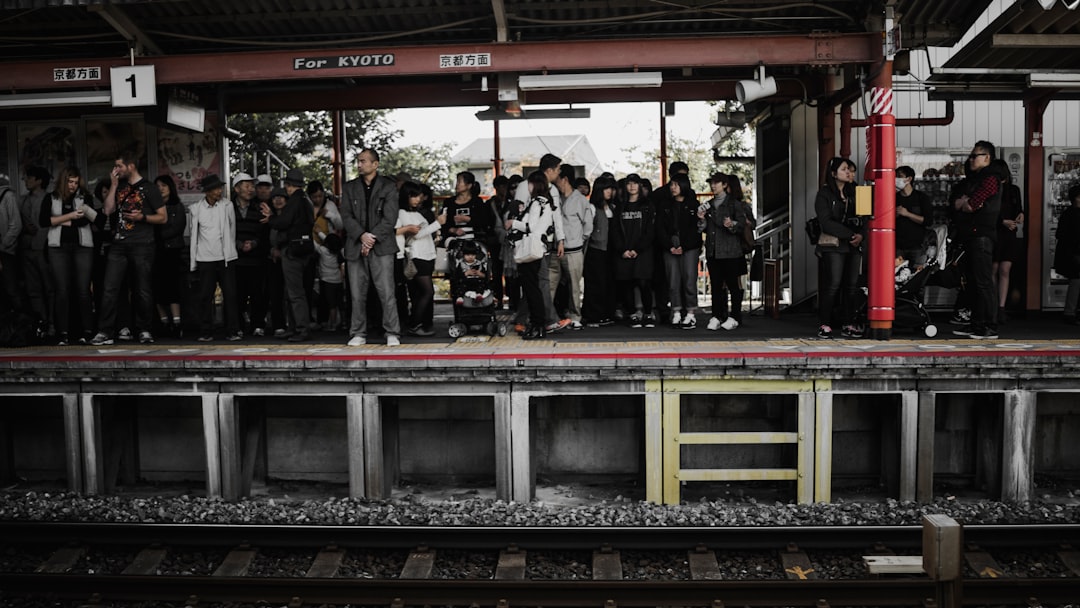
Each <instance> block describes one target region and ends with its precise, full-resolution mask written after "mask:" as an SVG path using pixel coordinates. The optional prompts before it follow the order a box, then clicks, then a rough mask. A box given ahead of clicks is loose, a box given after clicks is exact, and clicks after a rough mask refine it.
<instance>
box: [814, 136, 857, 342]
mask: <svg viewBox="0 0 1080 608" xmlns="http://www.w3.org/2000/svg"><path fill="white" fill-rule="evenodd" d="M814 211H815V213H816V215H817V219H818V222H819V223H820V224H821V236H820V237H819V238H818V243H817V247H816V248H815V253H816V254H817V256H818V285H819V295H818V321H819V323H820V325H819V327H818V337H819V338H823V339H828V338H832V337H833V325H834V324H840V325H842V329H841V335H843V336H844V337H845V338H861V337H862V329H861V328H860V327H859V326H858V325H857V323H856V321H855V299H856V297H857V295H858V288H859V287H858V286H859V272H860V271H861V269H862V242H863V239H864V238H865V235H864V234H863V231H864V230H865V225H864V224H863V223H862V222H860V221H859V218H857V217H856V215H855V163H853V162H851V161H850V160H848V159H846V158H842V157H840V156H836V157H833V158H832V159H830V160H829V164H828V167H827V170H826V177H825V185H824V186H822V187H821V190H818V193H817V197H816V198H815V199H814ZM837 300H840V302H839V303H840V307H839V308H840V310H839V315H837V312H838V311H837V306H836V305H837V303H838V302H837ZM837 322H838V323H837Z"/></svg>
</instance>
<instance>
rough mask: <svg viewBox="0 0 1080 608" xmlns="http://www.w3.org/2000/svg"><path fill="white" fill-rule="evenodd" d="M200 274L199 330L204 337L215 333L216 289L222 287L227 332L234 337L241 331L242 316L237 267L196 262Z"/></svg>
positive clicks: (221, 263)
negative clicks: (237, 299)
mask: <svg viewBox="0 0 1080 608" xmlns="http://www.w3.org/2000/svg"><path fill="white" fill-rule="evenodd" d="M195 270H196V272H198V273H199V330H200V331H202V334H203V335H204V336H209V335H210V334H212V333H213V332H214V288H215V287H217V286H218V285H219V284H220V285H221V301H222V304H223V305H224V307H225V331H226V333H227V334H228V335H230V336H231V335H233V334H235V333H236V332H237V331H239V330H240V321H239V318H240V315H239V314H238V313H237V305H236V304H237V302H236V267H235V266H233V265H228V266H226V264H225V262H224V261H221V262H196V263H195Z"/></svg>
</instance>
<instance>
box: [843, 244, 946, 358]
mask: <svg viewBox="0 0 1080 608" xmlns="http://www.w3.org/2000/svg"><path fill="white" fill-rule="evenodd" d="M947 241H948V239H947V238H946V236H945V234H944V232H942V231H938V230H936V229H935V230H930V231H927V238H926V240H925V241H924V247H925V249H926V262H925V264H923V266H921V267H916V266H915V265H914V264H913V263H912V262H911V261H909V260H904V259H903V258H897V259H896V266H895V270H894V275H893V281H894V286H895V289H896V292H895V293H896V295H895V298H894V305H893V314H894V316H893V328H894V329H908V330H913V331H920V332H922V333H923V334H925V335H926V337H927V338H933V337H934V336H936V335H937V334H938V328H937V326H936V325H934V322H933V320H932V319H931V318H930V312H929V311H927V310H926V307H925V306H924V305H923V292H924V291H925V289H926V286H927V284H928V283H931V279H932V278H934V277H936V276H937V275H939V274H944V269H946V268H954V267H955V265H954V264H955V260H949V259H948V257H947ZM939 243H940V245H939ZM864 290H865V288H864ZM867 304H868V303H867V302H865V301H864V302H862V303H861V305H860V307H859V313H858V315H859V317H860V318H862V319H865V318H866V313H867Z"/></svg>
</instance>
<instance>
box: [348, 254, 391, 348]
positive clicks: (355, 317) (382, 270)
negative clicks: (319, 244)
mask: <svg viewBox="0 0 1080 608" xmlns="http://www.w3.org/2000/svg"><path fill="white" fill-rule="evenodd" d="M345 270H346V272H347V274H348V275H349V292H350V295H351V296H352V318H351V320H350V324H349V335H350V336H363V337H367V332H368V322H367V305H366V304H367V300H368V289H369V287H370V286H371V285H374V286H375V293H376V294H377V295H378V296H379V304H380V305H381V307H382V315H383V318H382V321H383V329H384V330H385V331H386V335H388V336H396V335H399V334H400V333H401V322H400V320H399V319H398V311H397V298H395V297H394V256H393V254H391V255H377V254H375V253H374V252H372V253H369V254H368V255H367V256H360V259H358V260H347V261H346V262H345Z"/></svg>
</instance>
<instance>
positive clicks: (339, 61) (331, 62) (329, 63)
mask: <svg viewBox="0 0 1080 608" xmlns="http://www.w3.org/2000/svg"><path fill="white" fill-rule="evenodd" d="M387 65H394V54H393V53H368V54H359V55H337V56H332V57H294V58H293V69H294V70H335V69H341V68H373V67H381V66H387Z"/></svg>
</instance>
